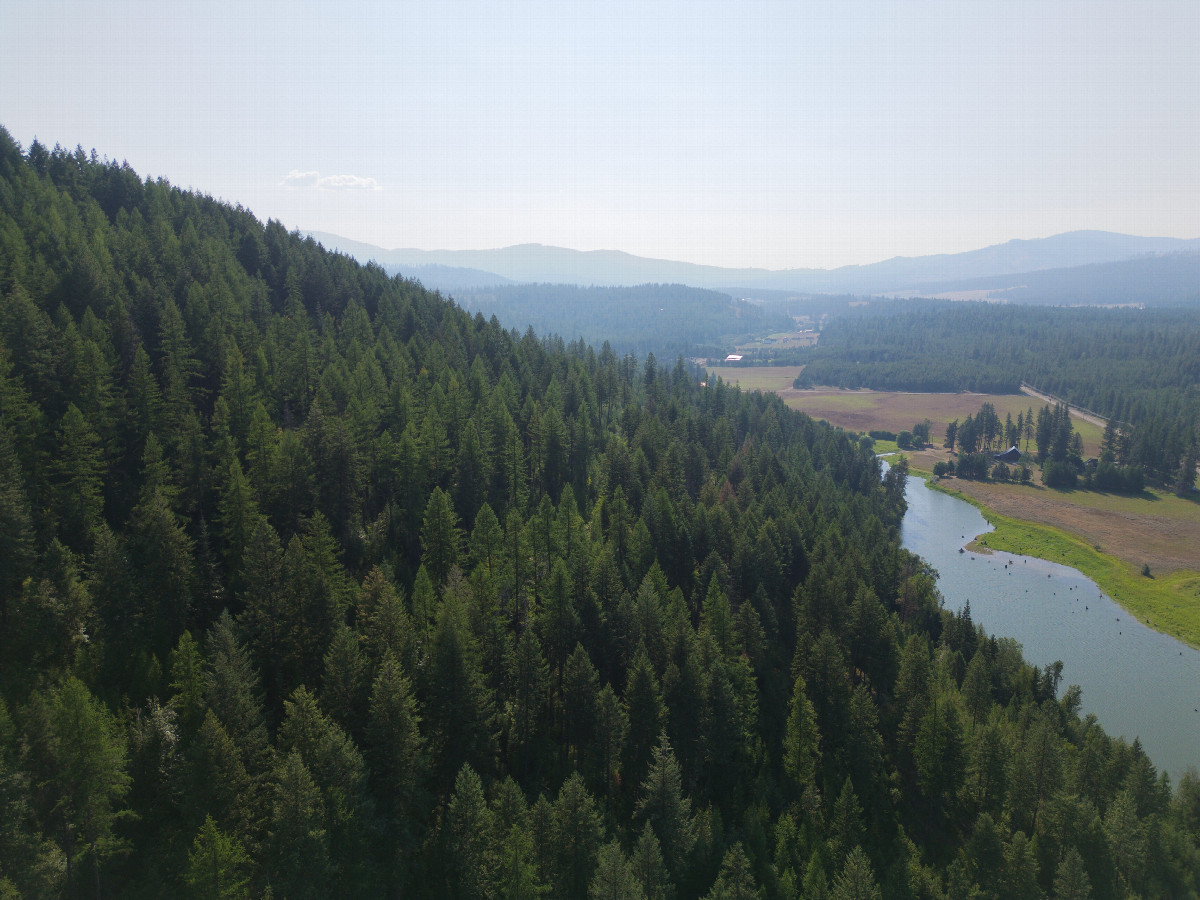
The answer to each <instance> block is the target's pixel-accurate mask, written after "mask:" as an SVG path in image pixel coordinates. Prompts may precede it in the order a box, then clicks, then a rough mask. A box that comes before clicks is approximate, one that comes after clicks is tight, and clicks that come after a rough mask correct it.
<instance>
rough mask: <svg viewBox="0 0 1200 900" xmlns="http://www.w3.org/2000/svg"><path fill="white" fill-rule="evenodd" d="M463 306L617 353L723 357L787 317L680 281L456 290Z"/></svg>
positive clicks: (786, 325)
mask: <svg viewBox="0 0 1200 900" xmlns="http://www.w3.org/2000/svg"><path fill="white" fill-rule="evenodd" d="M454 299H455V300H456V301H458V302H459V303H460V304H461V305H462V306H464V307H465V308H466V309H467V310H469V311H472V312H474V311H479V312H482V313H483V314H484V315H485V316H490V315H495V316H496V317H497V318H498V319H499V320H500V322H501V324H504V325H508V326H510V327H514V328H517V329H519V330H522V331H523V330H525V329H526V328H530V327H532V328H533V329H534V331H536V332H537V333H538V334H542V335H546V334H560V335H562V336H563V337H564V338H566V339H567V340H572V339H582V340H583V341H584V342H586V343H590V344H596V345H600V344H603V343H606V342H607V343H608V344H610V345H611V346H612V347H613V349H614V350H615V351H616V352H618V353H636V354H638V355H639V356H645V355H646V354H647V353H655V354H658V355H660V356H663V355H668V356H670V357H671V358H672V359H673V358H675V357H676V356H679V355H682V356H684V357H696V356H706V357H707V356H714V357H723V356H725V355H726V354H727V353H729V352H730V351H731V350H732V349H733V347H734V345H735V344H736V343H738V342H740V341H741V340H744V339H745V338H746V337H747V336H749V335H751V334H764V333H770V332H773V331H787V330H790V329H791V328H792V327H793V323H792V319H791V317H790V316H788V315H786V314H784V313H783V312H782V311H781V310H777V309H773V310H766V309H764V307H763V306H761V305H759V304H756V303H750V302H747V301H745V300H735V299H734V298H733V297H731V296H729V295H728V294H723V293H720V292H718V291H707V290H701V289H699V288H692V287H687V286H685V285H682V284H643V285H638V286H637V287H581V286H579V285H574V284H517V285H504V286H500V287H491V288H486V289H483V290H470V291H459V292H456V293H455V295H454Z"/></svg>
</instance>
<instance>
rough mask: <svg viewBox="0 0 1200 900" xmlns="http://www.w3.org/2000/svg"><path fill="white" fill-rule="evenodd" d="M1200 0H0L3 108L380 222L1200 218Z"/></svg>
mask: <svg viewBox="0 0 1200 900" xmlns="http://www.w3.org/2000/svg"><path fill="white" fill-rule="evenodd" d="M1198 36H1200V3H1198V2H1196V0H1139V2H1136V3H1135V2H1131V0H1121V2H1106V0H1081V2H1064V0H1036V2H1025V0H1001V2H989V0H945V2H926V0H906V2H897V0H835V2H805V0H787V2H755V0H740V2H706V0H686V2H675V0H638V2H626V0H605V2H571V0H554V2H544V3H543V2H525V0H487V2H459V0H441V2H425V0H393V2H379V3H374V2H363V0H341V2H337V3H328V2H272V0H250V2H247V0H239V2H236V3H234V2H224V0H206V2H204V3H192V2H187V0H179V2H173V3H162V2H134V0H106V2H93V0H73V2H62V0H0V125H3V126H4V127H5V128H7V129H8V131H9V132H10V133H11V134H12V136H13V137H14V138H15V139H16V140H17V141H18V142H20V143H21V145H22V146H23V147H28V145H29V144H30V142H32V141H33V140H34V139H35V138H37V139H38V140H40V141H42V142H43V143H45V144H47V145H49V146H53V145H54V144H56V143H59V144H62V145H63V146H65V147H69V148H73V147H75V146H76V145H80V146H82V147H83V148H84V149H85V150H88V151H90V150H91V149H93V148H94V149H95V150H96V151H97V152H98V153H99V154H100V156H102V157H108V158H110V159H114V160H119V161H127V162H128V163H129V164H130V165H131V166H133V167H134V169H136V170H137V171H138V172H139V174H142V175H143V176H146V175H148V176H151V177H156V178H157V177H163V178H166V179H168V180H169V181H171V182H172V183H173V184H176V185H178V186H181V187H185V188H192V189H195V190H197V191H201V192H203V193H206V194H210V195H212V196H214V197H219V198H221V199H224V200H228V201H230V202H233V203H240V204H241V205H243V206H245V207H247V208H248V209H250V210H252V211H253V212H254V213H255V214H256V215H257V216H258V217H259V218H260V219H262V220H264V221H266V220H267V219H268V218H274V219H278V220H280V221H281V222H283V224H284V225H286V226H287V227H288V228H299V229H301V230H304V231H308V230H313V231H326V232H332V233H335V234H340V235H342V236H344V237H348V238H351V239H354V240H359V241H364V242H367V243H371V244H376V245H378V246H382V247H387V248H397V247H414V248H421V249H426V250H433V249H484V248H492V247H503V246H509V245H513V244H520V243H542V244H551V245H556V246H563V247H572V248H575V249H579V250H593V249H615V250H624V251H627V252H629V253H635V254H638V255H641V256H652V257H659V258H665V259H678V260H686V261H689V262H697V263H705V264H711V265H724V266H760V267H765V268H772V269H780V268H798V267H819V268H831V267H835V266H840V265H846V264H852V263H859V264H861V263H870V262H875V261H878V260H881V259H886V258H889V257H893V256H917V255H923V254H928V253H945V252H959V251H963V250H969V249H974V248H977V247H982V246H986V245H989V244H996V243H1001V242H1004V241H1007V240H1009V239H1012V238H1034V237H1044V236H1048V235H1051V234H1056V233H1059V232H1063V231H1070V230H1074V229H1083V228H1094V229H1102V230H1108V231H1119V232H1125V233H1130V234H1141V235H1155V236H1171V237H1184V238H1194V237H1200V52H1197V37H1198Z"/></svg>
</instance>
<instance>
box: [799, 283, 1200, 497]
mask: <svg viewBox="0 0 1200 900" xmlns="http://www.w3.org/2000/svg"><path fill="white" fill-rule="evenodd" d="M800 361H801V362H804V363H805V364H806V365H805V369H804V371H803V372H802V373H801V374H800V376H799V377H798V378H797V380H796V386H797V387H811V386H812V385H816V384H828V385H836V386H838V387H847V388H859V387H867V388H875V389H878V390H903V391H979V392H981V393H992V394H1001V393H1008V394H1015V393H1017V392H1018V391H1019V390H1020V387H1021V383H1022V382H1027V383H1029V384H1031V385H1033V386H1034V387H1035V388H1037V389H1038V390H1040V391H1045V392H1047V393H1050V394H1053V395H1055V396H1056V397H1059V398H1061V399H1062V400H1064V401H1066V402H1067V403H1070V404H1073V405H1076V406H1080V407H1083V408H1085V409H1091V410H1094V411H1095V412H1097V413H1099V414H1101V415H1103V416H1105V417H1107V418H1111V419H1115V420H1117V421H1118V422H1119V423H1121V424H1122V425H1123V426H1124V427H1125V429H1126V431H1127V436H1126V441H1125V443H1126V445H1127V447H1128V460H1127V461H1128V462H1129V463H1130V464H1132V465H1137V466H1140V467H1143V468H1145V469H1146V471H1147V472H1148V473H1149V475H1150V476H1151V477H1153V478H1154V479H1155V480H1158V481H1160V482H1163V483H1168V484H1169V483H1171V482H1173V481H1174V480H1175V478H1176V476H1177V474H1178V471H1179V469H1180V466H1181V465H1183V464H1184V461H1185V460H1190V462H1191V466H1192V467H1193V468H1194V467H1195V464H1196V448H1197V440H1198V436H1197V424H1198V423H1200V310H1196V309H1156V308H1146V309H1087V308H1070V309H1064V308H1060V307H1047V306H1018V305H1003V304H994V303H946V304H944V305H940V306H939V305H928V304H922V305H919V306H916V307H914V308H912V309H907V310H900V311H897V312H896V313H895V314H894V315H888V316H872V317H854V318H848V317H847V318H839V319H835V320H832V321H831V322H829V324H828V325H827V326H826V327H825V328H824V329H823V330H822V332H821V338H820V341H819V343H818V345H817V346H816V347H815V348H813V349H811V350H806V351H802V352H801V354H800Z"/></svg>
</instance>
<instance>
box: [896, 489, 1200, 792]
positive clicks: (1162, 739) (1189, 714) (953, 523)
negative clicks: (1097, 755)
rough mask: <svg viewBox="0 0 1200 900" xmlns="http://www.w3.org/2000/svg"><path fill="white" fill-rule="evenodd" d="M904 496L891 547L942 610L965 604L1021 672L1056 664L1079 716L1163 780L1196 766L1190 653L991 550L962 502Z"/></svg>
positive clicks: (1198, 737)
mask: <svg viewBox="0 0 1200 900" xmlns="http://www.w3.org/2000/svg"><path fill="white" fill-rule="evenodd" d="M907 487H908V489H907V492H906V493H907V496H908V511H907V512H906V513H905V516H904V520H903V522H902V524H901V529H900V532H901V541H902V544H903V546H904V547H905V549H907V550H910V551H912V552H913V553H916V554H917V555H919V556H920V557H921V558H923V559H925V560H926V561H928V562H929V564H930V565H931V566H933V567H934V569H936V570H937V573H938V590H939V591H940V592H941V594H942V601H943V603H944V605H945V607H946V608H947V609H948V610H951V611H954V612H960V611H962V610H963V609H964V608H965V607H966V606H967V604H970V609H971V618H972V620H973V621H974V622H975V623H976V624H977V625H979V626H980V627H982V628H983V629H984V631H985V633H988V634H991V635H994V636H995V637H996V639H997V640H999V641H1003V640H1005V639H1013V640H1015V641H1016V642H1017V643H1018V644H1019V645H1020V648H1021V651H1022V653H1023V655H1024V656H1025V658H1026V659H1027V660H1028V661H1030V662H1031V663H1035V664H1037V665H1043V666H1045V665H1051V664H1053V663H1054V662H1055V661H1061V662H1062V664H1063V666H1062V679H1063V681H1062V683H1063V684H1064V685H1072V684H1075V685H1079V686H1080V687H1081V688H1082V690H1083V693H1082V706H1081V710H1080V711H1081V713H1082V714H1084V715H1088V714H1095V715H1096V716H1097V717H1098V719H1099V721H1100V724H1101V725H1103V727H1104V729H1105V731H1107V732H1108V733H1109V734H1110V735H1112V736H1114V737H1116V736H1123V737H1124V738H1125V740H1126V741H1128V742H1132V741H1133V740H1135V739H1138V740H1140V741H1141V743H1142V746H1143V747H1144V749H1145V750H1146V752H1147V753H1148V754H1149V755H1150V758H1151V759H1152V760H1154V763H1155V765H1156V766H1158V767H1159V770H1160V771H1164V772H1168V773H1169V774H1170V775H1171V777H1172V779H1175V780H1178V779H1179V777H1180V776H1181V775H1182V774H1183V773H1184V771H1186V770H1187V769H1188V768H1191V767H1196V766H1198V765H1200V756H1198V753H1200V650H1197V649H1195V648H1193V647H1189V646H1187V645H1186V644H1184V643H1183V642H1182V641H1180V640H1178V639H1176V638H1174V637H1171V636H1168V635H1166V634H1164V633H1163V632H1162V631H1161V630H1154V629H1152V628H1151V627H1150V626H1149V625H1147V624H1146V623H1145V621H1144V619H1137V618H1136V617H1134V616H1132V615H1130V614H1129V613H1128V612H1127V611H1126V610H1124V609H1123V608H1122V607H1121V606H1120V605H1119V604H1118V603H1117V602H1116V601H1115V600H1114V598H1113V597H1112V595H1111V594H1109V593H1108V592H1107V591H1104V590H1103V589H1102V588H1101V587H1100V585H1098V584H1097V583H1096V582H1095V581H1094V580H1092V579H1090V578H1088V577H1087V576H1085V575H1084V574H1082V573H1081V572H1080V571H1078V570H1077V569H1075V568H1073V567H1069V566H1067V565H1061V564H1059V563H1057V562H1053V561H1047V560H1045V559H1041V558H1039V557H1037V556H1024V555H1021V556H1018V555H1014V554H1011V553H1007V552H1005V551H1002V550H998V549H995V547H994V545H995V544H996V542H997V541H996V538H995V535H996V532H995V531H994V530H992V525H990V524H989V523H988V521H987V520H986V519H985V518H984V515H983V513H982V511H981V510H980V509H979V507H978V505H977V504H972V503H970V502H969V501H968V500H967V498H964V497H960V496H955V495H954V492H952V491H947V490H938V489H937V488H936V486H934V485H930V484H928V483H927V482H926V481H925V480H924V479H923V478H921V476H920V475H910V476H909V478H908V485H907ZM972 539H974V541H973V540H972ZM985 543H986V545H987V546H986V547H984V546H983V545H984V544H985ZM960 548H961V551H962V552H960ZM985 551H986V552H985Z"/></svg>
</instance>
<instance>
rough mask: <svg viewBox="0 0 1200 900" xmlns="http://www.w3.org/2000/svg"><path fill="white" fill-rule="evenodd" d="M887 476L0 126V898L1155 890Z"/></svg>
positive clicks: (1142, 835)
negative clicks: (931, 560)
mask: <svg viewBox="0 0 1200 900" xmlns="http://www.w3.org/2000/svg"><path fill="white" fill-rule="evenodd" d="M1047 386H1050V385H1047ZM903 476H904V469H903V466H897V467H895V468H893V469H892V470H891V471H890V472H889V473H888V474H887V475H886V476H883V477H881V471H880V466H879V463H878V462H877V460H876V459H875V458H874V457H873V456H872V454H871V452H870V450H869V449H868V448H867V447H866V446H864V445H862V444H860V442H858V441H857V440H855V439H853V438H852V437H850V436H848V435H847V434H845V433H843V432H841V431H839V430H836V429H832V428H830V427H828V426H825V425H821V424H818V423H815V422H813V421H812V420H811V419H809V418H807V417H806V416H803V415H801V414H799V413H796V412H794V411H791V410H789V409H787V408H786V407H785V406H784V405H783V403H782V402H781V401H779V400H778V399H777V398H775V397H774V396H770V395H762V394H760V393H744V392H740V391H738V390H737V389H736V388H732V387H730V386H728V385H726V384H724V383H721V382H714V383H709V384H706V385H702V384H701V382H700V380H699V376H698V373H694V372H692V371H691V370H689V369H688V368H687V367H686V366H685V365H684V364H683V363H682V361H679V362H675V363H674V364H662V365H660V364H659V363H658V362H657V361H656V360H655V358H654V357H653V356H650V355H647V356H646V357H645V358H643V359H638V358H634V357H633V356H631V355H625V356H619V355H618V354H616V353H615V352H613V351H612V350H611V348H608V347H601V348H600V349H599V350H596V349H594V348H593V347H591V346H588V345H586V344H584V343H582V342H573V343H570V344H564V343H563V342H562V341H560V340H556V339H552V338H544V339H539V338H538V337H536V336H535V335H534V334H533V333H532V332H531V331H527V332H525V333H523V334H522V333H521V332H519V331H515V330H506V329H505V328H504V327H502V326H501V325H500V324H499V322H498V321H497V320H496V319H495V318H491V319H485V318H484V317H483V316H482V315H479V314H475V315H471V314H469V313H467V312H465V311H464V310H462V309H460V308H458V307H456V306H455V305H453V304H452V303H450V302H448V301H447V300H445V299H443V298H441V297H440V296H438V295H436V294H432V293H429V292H426V291H425V290H423V289H422V288H421V287H420V286H419V285H418V284H416V283H415V282H411V281H406V280H404V279H402V278H398V277H396V278H391V277H388V276H387V275H386V273H385V272H384V271H383V270H382V269H381V268H379V267H377V266H361V265H359V264H357V263H355V262H353V261H352V260H351V259H349V258H348V257H345V256H341V255H337V254H332V253H329V252H326V251H324V250H323V249H321V248H320V247H319V246H318V245H317V244H316V243H314V242H313V241H312V240H305V239H302V238H301V237H300V236H299V235H298V234H297V233H289V232H288V231H287V230H286V229H285V228H284V227H283V226H282V225H280V224H279V223H278V222H274V221H272V222H268V223H266V224H265V225H263V224H262V223H260V222H259V221H257V220H256V219H255V218H254V216H252V215H251V214H250V213H249V212H248V211H246V210H245V209H242V208H240V207H236V206H231V205H228V204H225V203H220V202H217V201H215V200H213V199H212V198H210V197H207V196H204V195H202V194H198V193H194V192H187V191H182V190H179V189H177V188H174V187H172V186H171V185H170V184H169V183H167V182H165V181H162V180H148V179H145V180H144V179H142V178H140V177H139V176H138V175H137V173H135V172H134V171H132V170H131V169H130V168H129V167H128V166H126V165H121V164H118V163H116V162H114V161H111V160H107V159H103V158H99V157H97V155H96V154H95V153H94V152H93V153H92V154H90V155H89V154H86V153H85V152H84V151H83V150H82V149H77V150H75V151H68V150H64V149H62V148H60V147H55V148H53V149H48V148H47V147H45V146H43V145H41V144H39V143H36V142H35V143H34V144H32V145H31V146H30V147H28V148H27V149H24V148H21V147H20V146H18V145H17V144H16V143H15V142H14V141H13V140H12V139H11V138H10V137H9V135H8V134H7V133H6V132H3V130H0V897H3V898H6V900H7V898H15V897H67V898H100V897H123V898H139V897H167V896H169V897H187V896H192V897H203V898H217V897H222V898H224V897H266V896H271V897H276V898H304V897H314V898H316V897H322V898H323V897H334V896H337V897H431V898H432V897H438V898H440V897H455V898H496V900H499V898H513V900H516V898H525V900H532V898H539V897H545V898H594V900H600V898H613V900H616V898H632V900H641V898H646V900H666V898H674V900H690V898H713V900H716V898H761V900H776V898H779V900H783V898H810V900H849V898H882V897H887V898H914V900H915V898H923V900H943V898H945V900H967V898H977V900H983V898H1061V900H1066V898H1085V897H1095V898H1104V900H1108V898H1127V897H1144V898H1151V897H1196V896H1197V893H1198V892H1200V849H1198V848H1200V779H1198V778H1197V776H1196V775H1195V773H1191V774H1188V775H1186V776H1184V777H1183V778H1182V779H1181V780H1180V781H1179V782H1178V783H1177V784H1176V783H1172V781H1171V779H1169V778H1168V777H1167V776H1166V775H1165V774H1161V773H1159V772H1158V771H1157V770H1156V768H1155V766H1154V764H1153V761H1152V760H1150V759H1148V758H1147V756H1146V755H1145V753H1144V752H1143V751H1142V749H1141V747H1140V746H1139V745H1138V743H1137V742H1136V741H1135V742H1134V743H1132V744H1129V743H1126V742H1124V741H1123V740H1117V739H1113V738H1111V737H1109V736H1108V735H1106V734H1105V732H1104V730H1103V729H1102V727H1101V726H1100V724H1099V723H1098V722H1097V721H1096V720H1095V719H1094V718H1091V717H1081V715H1080V713H1079V709H1080V694H1079V691H1078V689H1077V688H1073V687H1069V686H1064V685H1061V684H1060V683H1059V682H1060V677H1061V665H1059V664H1055V663H1053V662H1052V661H1040V662H1044V663H1047V664H1045V665H1042V666H1033V665H1030V664H1029V663H1027V662H1026V661H1025V660H1024V659H1023V657H1022V653H1021V648H1020V647H1019V645H1017V644H1016V643H1015V642H1014V641H1012V640H1011V639H1007V638H1004V637H1002V636H990V635H987V634H985V633H984V632H983V631H982V630H981V629H980V628H978V627H977V626H976V625H975V624H974V623H973V622H972V620H971V616H970V610H969V607H968V608H966V609H964V610H963V611H962V612H961V613H958V614H951V613H950V612H948V611H947V610H945V609H944V608H943V607H942V604H941V602H940V598H939V594H938V589H937V582H936V573H935V572H933V571H931V569H930V568H929V567H928V565H926V564H925V563H923V562H922V561H921V560H920V559H919V558H916V557H915V556H913V555H912V554H910V553H908V552H907V551H905V550H903V549H902V548H901V547H900V540H899V523H900V519H901V516H902V515H903V512H904V509H905V501H904V477H903Z"/></svg>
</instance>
